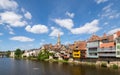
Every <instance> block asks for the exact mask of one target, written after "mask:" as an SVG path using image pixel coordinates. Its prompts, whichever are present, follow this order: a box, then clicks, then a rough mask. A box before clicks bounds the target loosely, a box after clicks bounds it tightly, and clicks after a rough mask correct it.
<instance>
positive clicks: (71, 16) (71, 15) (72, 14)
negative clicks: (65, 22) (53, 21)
mask: <svg viewBox="0 0 120 75" xmlns="http://www.w3.org/2000/svg"><path fill="white" fill-rule="evenodd" d="M65 14H66V15H67V16H69V17H70V18H73V17H74V15H75V14H74V13H70V12H66V13H65Z"/></svg>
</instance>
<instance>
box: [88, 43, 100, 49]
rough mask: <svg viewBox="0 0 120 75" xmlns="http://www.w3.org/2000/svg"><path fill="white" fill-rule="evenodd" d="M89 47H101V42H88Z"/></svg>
mask: <svg viewBox="0 0 120 75" xmlns="http://www.w3.org/2000/svg"><path fill="white" fill-rule="evenodd" d="M87 47H88V48H90V47H99V42H88V43H87Z"/></svg>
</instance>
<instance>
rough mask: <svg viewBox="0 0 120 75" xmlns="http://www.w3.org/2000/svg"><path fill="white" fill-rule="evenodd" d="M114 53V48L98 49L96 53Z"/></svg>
mask: <svg viewBox="0 0 120 75" xmlns="http://www.w3.org/2000/svg"><path fill="white" fill-rule="evenodd" d="M115 51H116V48H115V47H113V48H99V49H98V52H115Z"/></svg>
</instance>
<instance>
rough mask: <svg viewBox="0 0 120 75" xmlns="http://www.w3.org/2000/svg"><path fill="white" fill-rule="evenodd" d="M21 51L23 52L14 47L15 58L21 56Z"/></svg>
mask: <svg viewBox="0 0 120 75" xmlns="http://www.w3.org/2000/svg"><path fill="white" fill-rule="evenodd" d="M22 53H23V52H22V51H21V49H19V48H18V49H16V50H15V57H16V58H21V56H22Z"/></svg>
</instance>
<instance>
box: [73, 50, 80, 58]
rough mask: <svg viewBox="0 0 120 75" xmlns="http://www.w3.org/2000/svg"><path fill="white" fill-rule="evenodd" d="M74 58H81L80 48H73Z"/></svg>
mask: <svg viewBox="0 0 120 75" xmlns="http://www.w3.org/2000/svg"><path fill="white" fill-rule="evenodd" d="M72 54H73V58H80V50H73V53H72Z"/></svg>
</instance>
